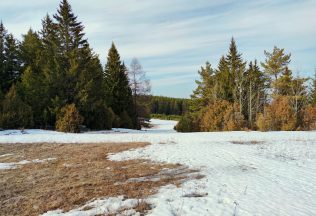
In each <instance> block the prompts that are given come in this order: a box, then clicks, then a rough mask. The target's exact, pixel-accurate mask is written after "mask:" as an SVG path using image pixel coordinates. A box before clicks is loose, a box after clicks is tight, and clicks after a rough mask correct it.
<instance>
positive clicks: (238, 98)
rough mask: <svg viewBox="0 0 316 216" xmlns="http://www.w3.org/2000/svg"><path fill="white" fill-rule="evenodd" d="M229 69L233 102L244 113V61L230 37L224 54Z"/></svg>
mask: <svg viewBox="0 0 316 216" xmlns="http://www.w3.org/2000/svg"><path fill="white" fill-rule="evenodd" d="M226 62H227V67H228V71H229V77H230V78H231V81H230V83H231V84H232V86H233V99H234V102H236V103H239V107H240V108H239V112H240V113H241V114H244V111H245V109H244V100H243V99H244V93H245V81H246V79H245V76H244V75H245V71H246V62H244V61H243V59H242V55H241V53H239V52H238V50H237V46H236V42H235V40H234V38H232V39H231V43H230V46H229V52H228V54H227V56H226Z"/></svg>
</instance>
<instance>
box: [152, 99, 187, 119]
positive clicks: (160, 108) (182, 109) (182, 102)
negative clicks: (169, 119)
mask: <svg viewBox="0 0 316 216" xmlns="http://www.w3.org/2000/svg"><path fill="white" fill-rule="evenodd" d="M148 100H149V101H150V106H151V113H152V114H163V115H184V114H185V113H186V111H187V110H188V104H189V99H183V98H172V97H163V96H150V97H148Z"/></svg>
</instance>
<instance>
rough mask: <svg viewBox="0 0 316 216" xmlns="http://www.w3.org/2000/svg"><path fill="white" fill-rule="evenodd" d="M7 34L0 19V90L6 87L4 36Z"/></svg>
mask: <svg viewBox="0 0 316 216" xmlns="http://www.w3.org/2000/svg"><path fill="white" fill-rule="evenodd" d="M6 35H7V31H6V29H5V27H4V25H3V23H2V21H1V23H0V80H1V83H0V91H4V90H6V89H7V88H8V84H7V77H6V76H7V75H6V68H5V62H6V58H5V38H6Z"/></svg>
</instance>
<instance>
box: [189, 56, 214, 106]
mask: <svg viewBox="0 0 316 216" xmlns="http://www.w3.org/2000/svg"><path fill="white" fill-rule="evenodd" d="M198 73H199V75H200V80H196V81H195V83H196V84H197V88H196V89H195V90H194V91H193V94H192V95H191V99H192V101H191V106H190V109H191V111H193V112H194V111H198V110H200V109H201V108H203V107H205V106H207V105H208V104H209V103H211V102H214V101H215V100H216V94H215V93H216V92H215V82H216V80H215V72H214V70H213V69H212V66H211V64H210V63H209V62H206V64H205V67H201V70H199V71H198Z"/></svg>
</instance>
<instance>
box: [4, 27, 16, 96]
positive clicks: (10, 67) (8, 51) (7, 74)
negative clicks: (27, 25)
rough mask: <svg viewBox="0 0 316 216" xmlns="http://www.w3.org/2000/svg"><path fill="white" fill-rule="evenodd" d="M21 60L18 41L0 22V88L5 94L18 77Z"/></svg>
mask: <svg viewBox="0 0 316 216" xmlns="http://www.w3.org/2000/svg"><path fill="white" fill-rule="evenodd" d="M20 67H21V62H20V59H19V49H18V43H17V41H16V39H15V38H14V37H13V35H12V34H7V31H6V29H5V27H4V25H3V23H2V22H1V23H0V80H1V90H2V92H3V93H4V94H6V93H7V92H8V91H9V89H10V87H11V86H12V84H14V83H16V81H17V80H18V79H19V78H20V75H21V68H20Z"/></svg>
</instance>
